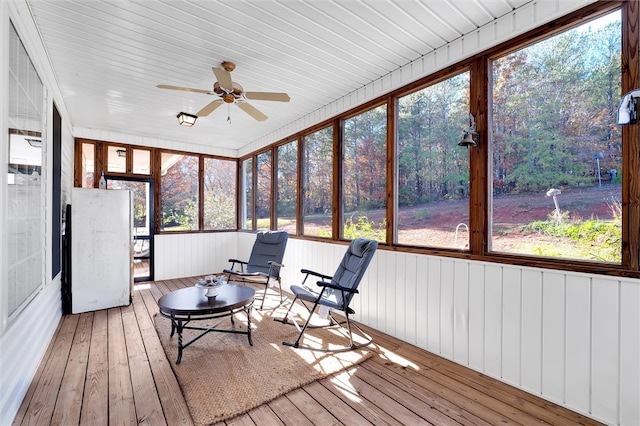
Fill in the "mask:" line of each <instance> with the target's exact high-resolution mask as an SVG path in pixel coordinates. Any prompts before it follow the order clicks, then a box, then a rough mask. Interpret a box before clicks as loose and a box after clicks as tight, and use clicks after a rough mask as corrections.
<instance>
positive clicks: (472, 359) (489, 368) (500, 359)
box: [238, 234, 640, 425]
mask: <svg viewBox="0 0 640 426" xmlns="http://www.w3.org/2000/svg"><path fill="white" fill-rule="evenodd" d="M250 235H251V234H239V243H238V247H239V248H240V247H242V246H243V245H246V244H243V243H241V242H240V241H241V240H246V241H247V243H249V242H251V241H252V237H251V236H250ZM249 250H250V247H249ZM345 250H346V246H345V245H340V244H329V243H320V242H311V241H304V240H299V239H295V238H291V239H289V243H288V246H287V251H286V253H285V258H284V263H285V265H286V267H285V268H284V269H283V273H282V276H283V286H284V287H285V288H286V287H287V286H288V285H290V284H294V283H299V282H300V280H301V279H302V275H301V274H300V268H307V269H312V270H315V271H318V272H322V273H326V274H333V272H334V271H335V269H336V267H337V265H338V262H339V261H340V259H341V258H342V255H343V254H344V251H345ZM359 290H360V294H358V295H357V296H356V297H355V298H354V300H353V303H352V305H353V306H352V307H353V308H354V310H355V311H356V314H355V315H354V319H356V320H357V321H360V322H362V323H364V324H367V325H369V326H371V327H374V328H376V329H378V330H381V331H383V332H385V333H388V334H391V335H393V336H395V337H397V338H399V339H402V340H405V341H406V342H408V343H411V344H414V345H416V346H419V347H421V348H423V349H426V350H428V351H430V352H433V353H435V354H438V355H440V356H443V357H445V358H448V359H451V360H452V361H455V362H457V363H459V364H461V365H464V366H467V367H469V368H472V369H474V370H477V371H480V372H482V373H484V374H487V375H489V376H492V377H495V378H497V379H499V380H502V381H504V382H506V383H509V384H511V385H513V386H516V387H519V388H521V389H523V390H525V391H528V392H531V393H532V394H535V395H537V396H540V397H542V398H544V399H547V400H550V401H553V402H555V403H557V404H560V405H562V406H565V407H567V408H569V409H572V410H574V411H577V412H580V413H582V414H585V415H587V416H590V417H592V418H595V419H597V420H600V421H602V422H605V423H607V424H621V425H638V424H640V408H639V407H640V313H639V311H640V281H639V280H634V279H618V278H615V277H606V276H599V275H589V274H580V273H573V272H562V271H552V270H544V269H536V268H527V267H517V266H511V265H499V264H493V263H484V262H473V261H466V260H459V259H450V258H438V257H433V256H424V255H418V254H412V253H401V252H396V251H388V250H382V249H379V250H378V251H377V252H376V255H375V257H374V259H373V261H372V263H371V266H370V267H369V269H368V271H367V273H366V274H365V276H364V278H363V280H362V283H361V284H360V287H359Z"/></svg>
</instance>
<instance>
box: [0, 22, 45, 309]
mask: <svg viewBox="0 0 640 426" xmlns="http://www.w3.org/2000/svg"><path fill="white" fill-rule="evenodd" d="M8 45H9V84H8V89H9V90H8V91H9V93H7V94H5V96H6V98H8V99H9V100H10V102H8V104H9V111H8V112H9V114H8V124H9V134H8V135H5V138H4V143H3V149H5V150H7V151H5V152H8V154H9V155H8V157H7V158H8V160H9V161H8V165H7V187H6V202H7V204H6V205H7V210H6V222H5V223H4V224H3V227H4V232H3V234H4V237H3V238H6V243H7V245H6V248H7V251H6V253H7V254H8V258H7V260H6V265H7V270H6V279H7V293H6V296H7V298H6V305H5V306H4V308H6V309H7V310H6V312H7V316H8V317H9V318H11V317H12V316H14V317H15V315H16V314H17V313H18V312H19V311H20V309H21V307H23V306H25V305H26V303H28V301H29V300H30V299H31V297H32V296H33V295H34V294H35V292H36V291H37V290H38V288H40V286H41V285H42V283H43V276H44V273H43V271H44V270H43V254H44V251H43V245H44V226H43V222H44V219H45V213H46V211H47V209H46V208H45V206H44V204H43V201H42V200H43V188H46V182H44V181H43V178H44V174H43V166H44V164H43V159H44V158H46V156H44V155H43V152H42V151H43V150H42V146H43V138H42V131H43V127H44V126H43V121H44V117H45V93H44V86H43V84H42V82H41V81H40V78H39V77H38V73H37V72H36V70H35V68H34V66H33V64H32V63H31V59H30V58H29V56H28V55H27V51H26V50H25V48H24V46H23V45H22V42H21V41H20V38H19V37H18V34H17V32H16V30H15V28H14V27H13V26H11V30H10V35H9V44H8ZM3 272H4V271H3ZM3 303H5V302H4V301H3Z"/></svg>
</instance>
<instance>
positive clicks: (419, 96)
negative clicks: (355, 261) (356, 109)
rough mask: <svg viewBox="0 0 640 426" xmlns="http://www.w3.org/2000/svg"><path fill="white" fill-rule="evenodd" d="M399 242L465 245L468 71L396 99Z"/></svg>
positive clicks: (467, 200) (467, 190) (467, 217)
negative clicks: (465, 138)
mask: <svg viewBox="0 0 640 426" xmlns="http://www.w3.org/2000/svg"><path fill="white" fill-rule="evenodd" d="M397 115H398V116H397V123H398V124H397V142H396V150H397V152H396V159H397V166H396V167H397V173H396V175H397V200H396V201H397V206H398V211H397V219H396V222H397V225H396V227H397V233H396V240H397V241H396V242H397V243H398V244H407V245H416V246H428V247H445V248H457V249H466V248H468V242H469V228H468V226H469V153H468V151H467V149H465V148H462V147H460V146H458V142H460V140H461V139H462V136H463V132H464V130H465V129H467V128H468V127H469V121H470V120H469V73H468V72H465V73H463V74H459V75H456V76H454V77H451V78H448V79H446V80H444V81H442V82H439V83H436V84H433V85H431V86H429V87H426V88H424V89H422V90H419V91H417V92H413V93H410V94H408V95H406V96H403V97H402V98H400V99H399V100H398V113H397Z"/></svg>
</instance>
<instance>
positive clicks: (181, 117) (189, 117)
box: [177, 112, 198, 127]
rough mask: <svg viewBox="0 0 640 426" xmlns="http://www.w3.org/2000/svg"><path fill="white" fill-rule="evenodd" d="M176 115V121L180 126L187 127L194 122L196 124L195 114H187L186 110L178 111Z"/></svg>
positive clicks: (196, 117)
mask: <svg viewBox="0 0 640 426" xmlns="http://www.w3.org/2000/svg"><path fill="white" fill-rule="evenodd" d="M177 117H178V123H180V125H181V126H187V127H191V126H193V125H194V124H196V120H197V119H198V116H197V115H193V114H188V113H186V112H181V113H179V114H178V115H177Z"/></svg>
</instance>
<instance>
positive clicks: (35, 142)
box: [24, 138, 42, 148]
mask: <svg viewBox="0 0 640 426" xmlns="http://www.w3.org/2000/svg"><path fill="white" fill-rule="evenodd" d="M24 140H25V141H27V143H28V144H29V145H30V146H32V147H33V148H42V139H33V138H24Z"/></svg>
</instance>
